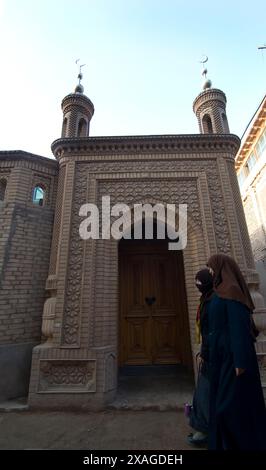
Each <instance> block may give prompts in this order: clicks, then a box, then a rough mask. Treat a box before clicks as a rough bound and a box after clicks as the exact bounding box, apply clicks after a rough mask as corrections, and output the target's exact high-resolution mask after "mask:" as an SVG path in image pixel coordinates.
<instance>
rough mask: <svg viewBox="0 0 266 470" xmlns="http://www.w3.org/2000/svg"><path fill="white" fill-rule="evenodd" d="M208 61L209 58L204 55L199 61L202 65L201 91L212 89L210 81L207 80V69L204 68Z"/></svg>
mask: <svg viewBox="0 0 266 470" xmlns="http://www.w3.org/2000/svg"><path fill="white" fill-rule="evenodd" d="M208 60H209V58H208V56H206V55H204V56H202V59H201V60H200V63H201V64H202V72H201V75H202V76H203V77H204V83H203V87H202V88H203V90H207V89H208V88H211V87H212V82H211V80H210V79H208V78H207V73H208V69H207V68H206V66H205V64H206V63H207V62H208Z"/></svg>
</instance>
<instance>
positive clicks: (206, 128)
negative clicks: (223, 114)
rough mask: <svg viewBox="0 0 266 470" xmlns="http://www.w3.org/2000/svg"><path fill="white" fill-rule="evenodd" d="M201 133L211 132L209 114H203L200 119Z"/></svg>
mask: <svg viewBox="0 0 266 470" xmlns="http://www.w3.org/2000/svg"><path fill="white" fill-rule="evenodd" d="M202 125H203V133H204V134H213V128H212V121H211V118H210V116H209V114H205V116H204V117H203V119H202Z"/></svg>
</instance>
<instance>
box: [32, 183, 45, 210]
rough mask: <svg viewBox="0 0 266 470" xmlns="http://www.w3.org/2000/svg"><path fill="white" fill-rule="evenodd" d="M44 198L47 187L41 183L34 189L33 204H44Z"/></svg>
mask: <svg viewBox="0 0 266 470" xmlns="http://www.w3.org/2000/svg"><path fill="white" fill-rule="evenodd" d="M44 199H45V189H44V188H43V187H42V186H40V185H37V186H35V188H34V190H33V197H32V202H33V204H36V205H38V206H43V205H44Z"/></svg>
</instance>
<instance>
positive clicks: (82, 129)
mask: <svg viewBox="0 0 266 470" xmlns="http://www.w3.org/2000/svg"><path fill="white" fill-rule="evenodd" d="M86 136H87V121H86V120H85V119H84V118H81V119H80V120H79V125H78V137H86Z"/></svg>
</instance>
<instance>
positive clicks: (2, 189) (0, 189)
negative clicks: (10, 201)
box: [0, 179, 6, 201]
mask: <svg viewBox="0 0 266 470" xmlns="http://www.w3.org/2000/svg"><path fill="white" fill-rule="evenodd" d="M5 195H6V180H5V179H1V180H0V201H4V200H5Z"/></svg>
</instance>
